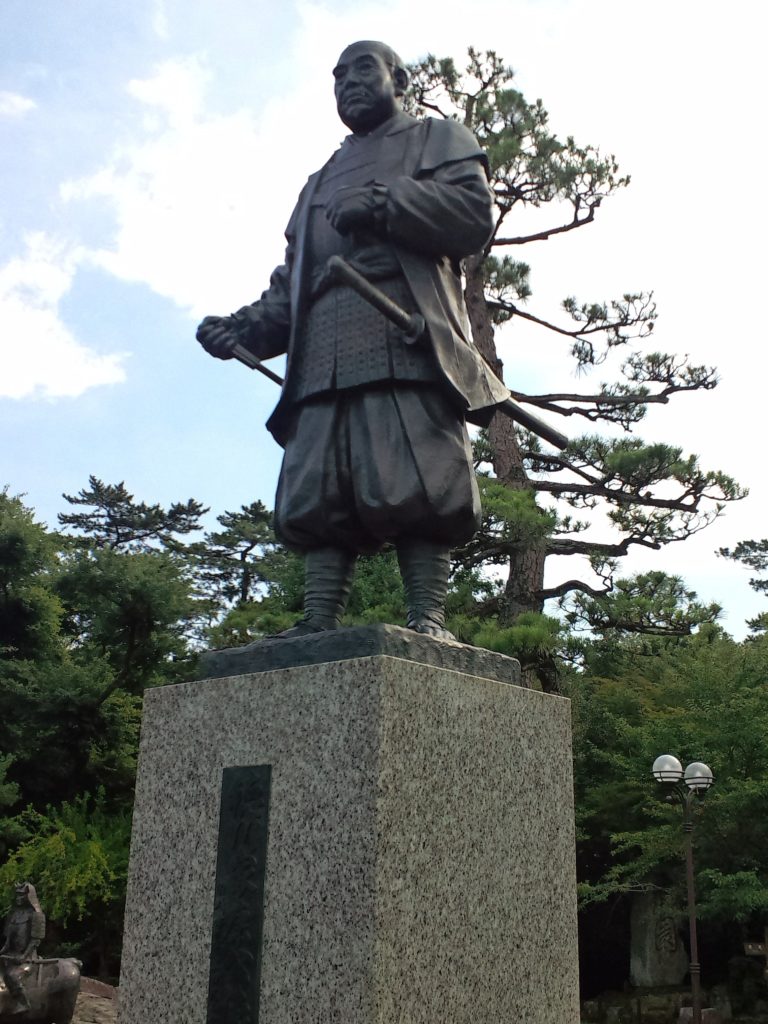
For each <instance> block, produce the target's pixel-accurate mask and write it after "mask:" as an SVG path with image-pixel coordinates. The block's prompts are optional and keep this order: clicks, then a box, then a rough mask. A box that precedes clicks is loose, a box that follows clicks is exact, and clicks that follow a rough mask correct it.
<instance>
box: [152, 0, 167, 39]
mask: <svg viewBox="0 0 768 1024" xmlns="http://www.w3.org/2000/svg"><path fill="white" fill-rule="evenodd" d="M152 31H153V32H154V33H155V35H156V36H157V37H158V39H167V38H168V37H169V35H170V27H169V24H168V10H167V8H166V5H165V0H154V4H153V6H152Z"/></svg>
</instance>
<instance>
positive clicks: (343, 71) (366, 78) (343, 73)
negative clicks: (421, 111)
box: [333, 39, 408, 134]
mask: <svg viewBox="0 0 768 1024" xmlns="http://www.w3.org/2000/svg"><path fill="white" fill-rule="evenodd" d="M333 77H334V78H335V80H336V85H335V93H336V109H337V110H338V112H339V117H340V118H341V120H342V121H343V122H344V124H345V125H346V126H347V128H350V129H351V130H352V131H353V132H355V133H356V134H366V133H367V132H370V131H372V130H373V129H374V128H378V126H379V125H380V124H383V123H384V122H385V121H388V120H389V118H390V117H392V116H393V115H394V114H395V113H396V112H397V110H398V109H399V107H400V102H399V100H400V97H401V96H402V95H403V94H404V93H405V90H406V89H407V87H408V72H407V71H406V70H405V67H404V66H403V62H402V60H401V59H400V58H399V57H398V55H397V54H396V53H395V51H394V50H393V49H392V48H391V47H390V46H387V45H386V44H385V43H377V42H375V41H374V40H371V39H364V40H362V41H361V42H359V43H352V45H351V46H348V47H347V48H346V49H345V50H344V52H343V53H342V55H341V56H340V57H339V59H338V62H337V64H336V67H335V68H334V69H333Z"/></svg>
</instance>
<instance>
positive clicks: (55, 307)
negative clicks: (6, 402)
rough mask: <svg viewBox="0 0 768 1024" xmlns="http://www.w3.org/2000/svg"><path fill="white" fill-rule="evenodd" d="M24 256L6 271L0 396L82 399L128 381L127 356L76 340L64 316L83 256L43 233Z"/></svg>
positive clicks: (0, 306)
mask: <svg viewBox="0 0 768 1024" xmlns="http://www.w3.org/2000/svg"><path fill="white" fill-rule="evenodd" d="M26 242H27V250H26V252H25V254H24V255H23V256H19V257H16V258H15V259H12V260H10V261H9V262H8V263H6V264H5V265H4V266H3V267H0V323H1V324H2V325H3V333H2V336H0V396H1V397H5V398H16V399H20V398H30V397H43V398H58V397H72V398H74V397H77V396H78V395H81V394H83V392H84V391H87V390H88V389H89V388H92V387H96V386H98V385H102V384H114V383H118V382H120V381H122V380H124V379H125V372H124V370H123V368H122V365H121V363H122V360H123V356H121V355H109V356H101V355H98V354H97V353H95V352H93V351H92V350H91V349H89V348H87V347H86V346H84V345H82V344H81V343H80V342H78V340H77V339H76V338H75V337H74V336H73V334H72V333H71V332H70V330H69V329H68V328H67V326H66V324H65V323H64V322H63V321H62V319H61V316H60V313H59V303H60V302H61V300H62V298H63V297H64V296H65V295H66V294H67V292H68V291H69V289H70V287H71V284H72V280H73V278H74V275H75V272H76V269H77V266H78V263H79V262H80V261H81V259H82V255H83V254H82V253H81V252H78V251H77V250H73V249H68V248H66V247H64V246H62V245H61V244H59V243H56V242H55V241H53V240H52V239H50V238H49V237H47V236H46V235H44V234H42V233H37V234H33V235H29V236H28V237H27V240H26Z"/></svg>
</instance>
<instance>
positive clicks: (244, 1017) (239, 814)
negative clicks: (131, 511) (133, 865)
mask: <svg viewBox="0 0 768 1024" xmlns="http://www.w3.org/2000/svg"><path fill="white" fill-rule="evenodd" d="M271 778H272V767H271V765H268V764H260V765H251V766H246V767H234V768H225V769H224V772H223V776H222V781H221V811H220V815H219V847H218V856H217V861H216V889H215V897H214V907H213V929H212V934H211V970H210V979H209V983H208V1013H207V1016H206V1024H258V1020H259V988H260V984H261V955H262V932H263V928H264V884H265V872H266V861H267V840H268V830H269V796H270V786H271Z"/></svg>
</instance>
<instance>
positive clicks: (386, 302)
mask: <svg viewBox="0 0 768 1024" xmlns="http://www.w3.org/2000/svg"><path fill="white" fill-rule="evenodd" d="M327 267H328V276H329V277H330V279H331V280H332V281H336V282H337V283H338V282H342V283H343V284H347V285H349V287H350V288H352V289H353V290H354V291H356V292H357V294H358V295H359V296H360V297H361V298H363V299H365V301H366V302H368V303H370V305H371V306H373V307H374V309H378V311H379V312H380V313H382V314H383V315H384V316H385V317H386V318H387V320H389V321H390V323H393V324H394V325H395V327H397V328H399V330H401V331H402V332H403V334H404V335H405V341H406V343H407V344H408V345H414V344H415V343H416V342H417V341H418V340H419V338H421V337H422V335H423V334H424V331H425V330H426V327H427V325H426V323H425V321H424V317H423V316H422V315H421V313H406V311H405V310H404V309H401V308H400V306H398V304H397V303H396V302H393V301H392V299H390V297H389V296H388V295H385V294H384V293H383V292H382V291H381V289H380V288H377V287H376V286H375V285H373V284H371V282H370V281H369V280H368V279H367V278H365V277H363V275H362V274H360V273H358V271H356V270H355V268H354V267H351V266H350V265H349V263H347V261H346V260H343V259H342V258H341V256H331V258H330V259H329V260H328V263H327Z"/></svg>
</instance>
